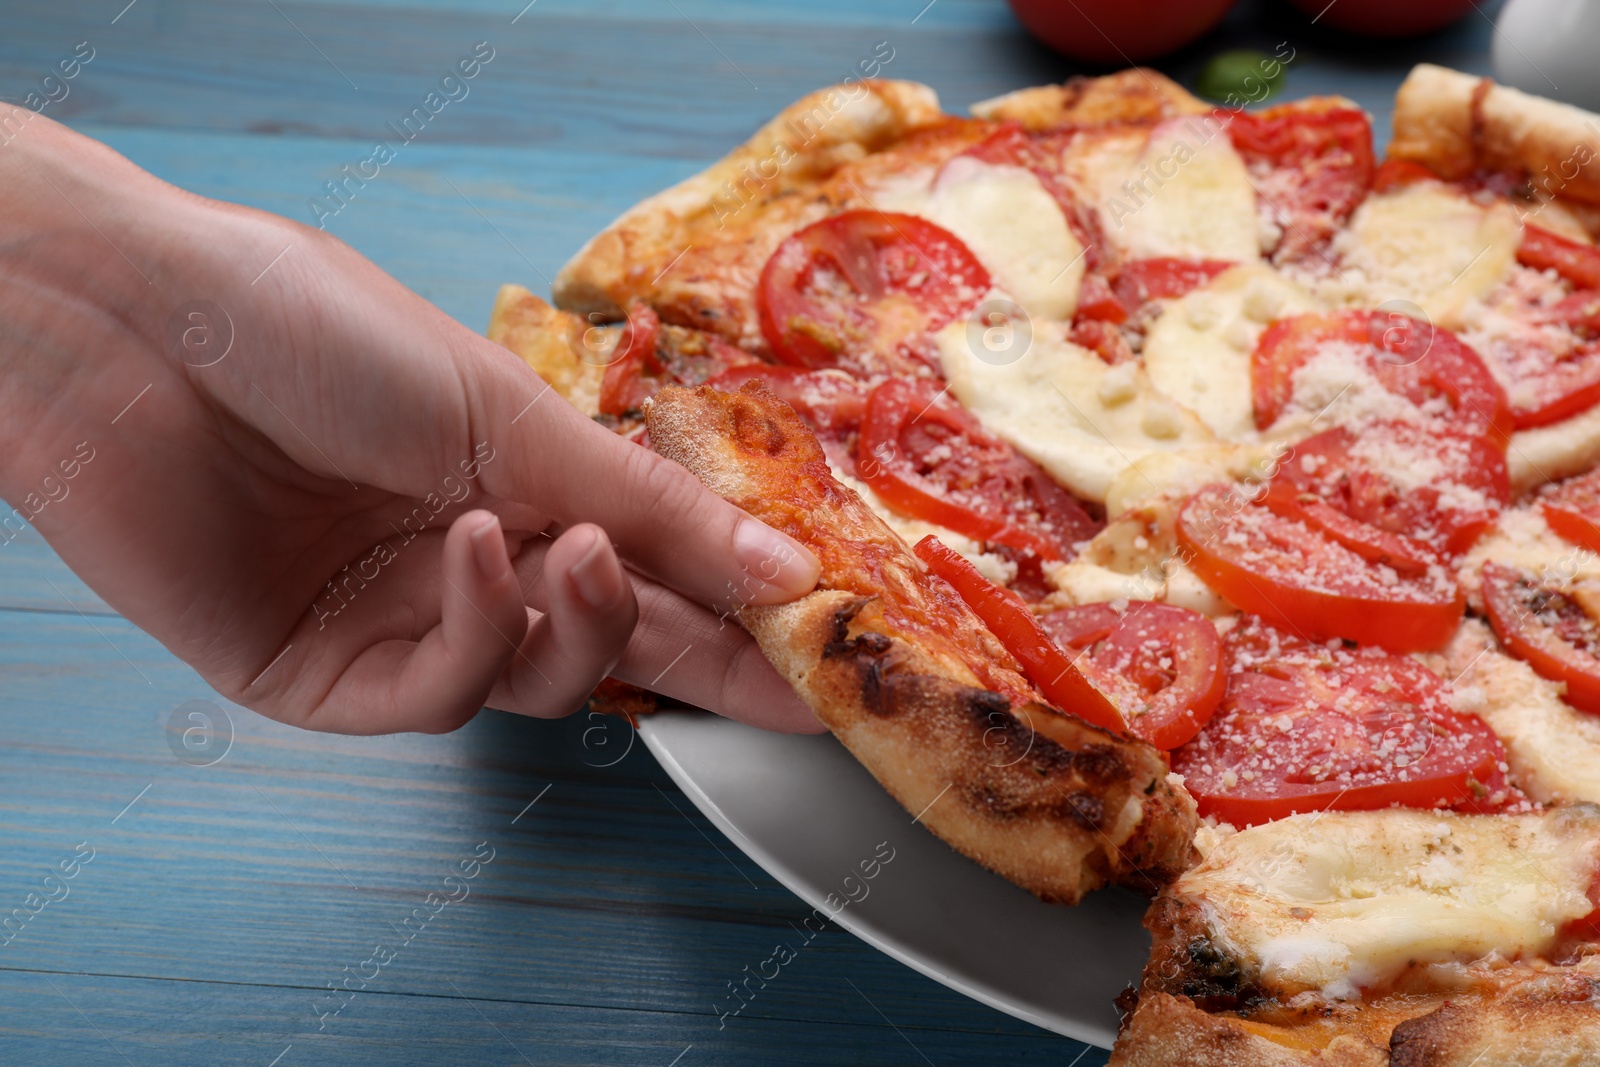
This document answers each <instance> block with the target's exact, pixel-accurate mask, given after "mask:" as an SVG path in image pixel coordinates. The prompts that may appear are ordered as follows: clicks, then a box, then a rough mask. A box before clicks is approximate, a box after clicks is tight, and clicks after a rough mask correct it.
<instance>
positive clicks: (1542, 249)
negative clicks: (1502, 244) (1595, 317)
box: [1517, 222, 1600, 289]
mask: <svg viewBox="0 0 1600 1067" xmlns="http://www.w3.org/2000/svg"><path fill="white" fill-rule="evenodd" d="M1517 262H1518V263H1521V264H1522V265H1523V266H1525V267H1532V268H1534V269H1535V270H1553V271H1555V272H1556V273H1557V274H1559V275H1561V276H1562V277H1563V278H1565V279H1567V281H1569V282H1571V283H1572V284H1573V286H1574V287H1576V288H1578V289H1600V248H1596V247H1595V246H1594V245H1586V244H1583V243H1582V242H1580V241H1574V240H1573V239H1572V238H1570V237H1562V236H1561V235H1560V234H1558V233H1551V232H1550V231H1549V230H1547V229H1545V228H1544V227H1542V226H1535V225H1533V224H1532V223H1528V222H1525V223H1523V224H1522V243H1521V244H1520V245H1518V246H1517Z"/></svg>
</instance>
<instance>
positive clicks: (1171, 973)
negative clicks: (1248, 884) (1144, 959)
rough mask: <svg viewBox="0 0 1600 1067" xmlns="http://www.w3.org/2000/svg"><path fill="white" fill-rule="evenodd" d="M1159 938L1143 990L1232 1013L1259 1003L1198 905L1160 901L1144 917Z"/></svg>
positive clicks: (1162, 898)
mask: <svg viewBox="0 0 1600 1067" xmlns="http://www.w3.org/2000/svg"><path fill="white" fill-rule="evenodd" d="M1145 926H1146V927H1147V928H1148V929H1149V930H1150V931H1151V933H1153V934H1154V935H1155V944H1154V946H1153V947H1152V948H1151V952H1150V960H1149V963H1148V964H1147V965H1146V966H1145V972H1144V982H1143V985H1144V989H1145V990H1146V991H1154V992H1160V993H1168V994H1171V995H1173V996H1181V997H1187V998H1189V999H1190V1000H1192V1001H1194V1002H1195V1003H1196V1004H1198V1005H1200V1006H1201V1007H1202V1008H1204V1009H1205V1010H1207V1011H1227V1010H1232V1009H1235V1008H1238V1007H1241V1006H1242V1005H1244V1004H1245V1003H1247V1002H1250V1001H1252V1000H1254V999H1256V998H1257V996H1258V992H1257V990H1255V989H1254V988H1252V986H1251V984H1250V983H1249V982H1248V981H1247V980H1246V977H1245V973H1244V970H1243V968H1241V967H1240V966H1239V962H1238V961H1237V960H1235V959H1234V958H1233V956H1231V955H1230V954H1229V953H1227V952H1226V951H1225V950H1223V948H1222V947H1221V946H1220V945H1218V944H1217V942H1216V940H1215V939H1214V938H1213V936H1212V932H1211V927H1210V924H1209V923H1207V922H1206V920H1205V917H1204V915H1203V914H1202V913H1201V910H1200V908H1199V906H1198V905H1196V904H1195V903H1193V902H1192V901H1188V900H1185V899H1183V898H1182V897H1172V896H1166V895H1163V896H1160V897H1158V898H1156V901H1155V903H1153V904H1152V905H1151V906H1150V911H1149V912H1148V913H1147V914H1146V915H1145Z"/></svg>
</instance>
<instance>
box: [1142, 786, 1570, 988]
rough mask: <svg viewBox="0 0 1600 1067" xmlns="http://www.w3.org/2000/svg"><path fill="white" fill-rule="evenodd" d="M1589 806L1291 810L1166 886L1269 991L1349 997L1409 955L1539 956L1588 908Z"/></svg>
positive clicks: (1394, 974) (1432, 958)
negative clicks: (1189, 902)
mask: <svg viewBox="0 0 1600 1067" xmlns="http://www.w3.org/2000/svg"><path fill="white" fill-rule="evenodd" d="M1597 867H1600V810H1597V809H1595V808H1592V807H1589V806H1583V807H1579V808H1571V809H1565V810H1559V811H1553V812H1550V813H1549V814H1546V815H1543V816H1538V815H1520V816H1511V815H1455V814H1450V813H1443V812H1426V811H1414V810H1406V809H1400V808H1394V809H1389V810H1385V811H1370V812H1338V811H1335V812H1325V813H1318V814H1306V815H1295V816H1291V817H1289V818H1286V819H1280V820H1279V821H1277V822H1272V823H1267V824H1265V825H1262V826H1254V827H1251V828H1249V829H1247V830H1242V831H1240V832H1239V833H1237V834H1234V835H1232V836H1231V837H1226V838H1224V839H1222V840H1221V841H1219V842H1217V843H1216V844H1215V845H1214V846H1213V847H1212V849H1211V851H1210V853H1209V855H1207V856H1206V858H1205V859H1204V860H1203V861H1202V862H1201V863H1200V865H1199V866H1197V867H1195V868H1193V869H1192V870H1190V871H1189V872H1188V873H1187V874H1184V875H1183V876H1182V877H1180V878H1179V879H1178V881H1177V883H1176V884H1175V886H1174V887H1173V892H1175V893H1176V894H1177V895H1179V896H1181V897H1186V898H1190V899H1193V900H1196V901H1197V902H1198V904H1199V906H1200V908H1201V909H1202V910H1203V911H1204V913H1205V914H1206V917H1207V919H1208V920H1209V924H1210V927H1211V930H1212V936H1213V940H1214V941H1215V942H1216V946H1217V947H1218V948H1219V949H1221V950H1223V951H1224V952H1226V953H1227V954H1228V955H1229V956H1231V957H1232V958H1233V959H1235V960H1237V961H1238V962H1239V963H1240V964H1241V966H1243V967H1244V968H1245V969H1246V971H1247V973H1248V974H1249V975H1250V978H1251V979H1252V980H1254V981H1257V982H1258V983H1259V984H1260V985H1261V986H1262V987H1263V988H1264V989H1265V990H1266V991H1268V992H1270V993H1275V994H1277V995H1280V996H1285V997H1288V996H1294V995H1296V994H1298V993H1303V992H1308V991H1316V992H1319V993H1321V994H1322V995H1324V996H1327V997H1332V998H1339V999H1344V998H1351V997H1355V996H1357V995H1359V993H1360V992H1362V991H1363V990H1366V991H1371V990H1374V989H1376V990H1379V991H1381V990H1382V989H1383V987H1384V986H1385V985H1386V984H1387V983H1389V982H1391V981H1393V980H1394V979H1396V978H1398V977H1399V976H1400V975H1401V974H1402V973H1404V972H1406V971H1407V970H1409V969H1411V968H1413V967H1414V966H1416V965H1418V964H1427V963H1443V962H1471V961H1474V960H1478V959H1482V958H1483V957H1485V956H1488V955H1489V954H1491V953H1498V954H1499V955H1500V956H1502V957H1507V958H1513V957H1517V956H1524V955H1526V956H1536V955H1539V954H1541V953H1545V952H1547V951H1549V950H1550V949H1551V947H1552V946H1553V945H1554V943H1555V941H1556V938H1557V933H1558V931H1559V930H1560V928H1561V926H1562V925H1563V924H1564V923H1567V922H1570V921H1572V920H1574V919H1579V918H1582V917H1584V916H1586V915H1588V914H1589V912H1590V911H1592V910H1593V909H1594V904H1593V903H1592V902H1591V901H1590V900H1589V896H1588V889H1589V885H1590V882H1591V881H1592V880H1593V878H1594V875H1595V871H1596V869H1597Z"/></svg>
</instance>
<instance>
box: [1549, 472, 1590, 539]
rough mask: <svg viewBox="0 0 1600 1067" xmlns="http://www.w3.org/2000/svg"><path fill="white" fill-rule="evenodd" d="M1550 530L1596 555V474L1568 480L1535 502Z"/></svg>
mask: <svg viewBox="0 0 1600 1067" xmlns="http://www.w3.org/2000/svg"><path fill="white" fill-rule="evenodd" d="M1539 507H1540V509H1541V510H1542V511H1543V512H1544V521H1545V522H1547V523H1549V524H1550V529H1552V530H1554V531H1555V532H1556V533H1558V534H1560V535H1561V536H1562V537H1565V538H1566V539H1567V540H1568V541H1571V542H1573V543H1574V544H1578V545H1582V546H1583V547H1584V548H1587V549H1589V550H1590V551H1591V552H1600V470H1594V471H1590V472H1589V473H1588V474H1585V475H1581V476H1580V477H1577V478H1568V479H1567V480H1566V481H1564V482H1562V483H1561V484H1559V485H1557V486H1556V489H1555V492H1553V493H1550V494H1549V495H1547V496H1545V497H1544V498H1543V499H1542V500H1540V502H1539Z"/></svg>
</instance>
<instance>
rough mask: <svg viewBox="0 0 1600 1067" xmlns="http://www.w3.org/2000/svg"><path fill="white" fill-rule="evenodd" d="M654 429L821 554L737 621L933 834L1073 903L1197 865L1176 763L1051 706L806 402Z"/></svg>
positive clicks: (696, 411)
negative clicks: (868, 496)
mask: <svg viewBox="0 0 1600 1067" xmlns="http://www.w3.org/2000/svg"><path fill="white" fill-rule="evenodd" d="M648 419H649V429H650V440H651V443H652V445H653V447H654V448H655V449H656V450H657V451H658V452H660V453H661V454H662V455H664V456H667V457H668V458H670V459H673V460H676V461H677V462H679V463H681V464H683V465H684V466H685V467H687V468H688V469H689V470H690V471H692V472H693V473H694V474H695V475H696V476H698V477H699V478H700V479H701V480H702V481H704V482H705V483H706V484H707V485H708V486H709V487H710V488H711V489H712V490H714V491H715V492H717V493H719V494H720V495H722V496H723V497H724V498H725V499H727V500H729V501H730V502H732V503H734V504H736V505H738V506H739V507H741V508H744V509H745V510H746V511H748V512H749V513H750V514H752V515H754V516H755V517H756V518H758V519H761V520H762V521H763V522H766V523H767V524H769V525H771V526H773V527H775V528H776V529H779V530H782V531H784V532H785V533H787V534H789V535H790V536H791V537H794V538H796V539H797V540H799V541H800V542H801V543H802V544H804V545H806V547H808V548H810V549H811V550H812V551H813V552H815V553H816V555H817V557H818V559H819V560H820V561H821V563H822V578H821V581H820V582H819V585H818V588H817V590H816V591H815V592H812V593H810V594H808V595H807V596H805V597H803V598H801V599H800V600H798V601H796V602H794V603H792V604H786V605H782V606H777V607H751V606H746V607H743V608H742V609H741V610H739V613H738V617H739V620H740V622H741V623H743V624H744V626H745V627H746V628H747V629H749V630H750V632H751V633H752V634H753V635H754V636H755V638H756V640H757V642H758V643H759V644H760V645H761V648H762V651H763V652H765V653H766V655H767V657H768V658H769V659H770V660H771V661H772V663H773V664H774V665H775V666H776V667H777V668H778V671H779V673H781V674H782V675H783V676H784V677H785V678H787V679H788V680H789V681H790V682H791V683H792V684H793V685H794V687H795V691H796V692H797V693H799V694H800V696H801V698H802V699H804V700H805V701H806V703H807V704H808V705H810V707H811V708H812V709H813V710H814V711H815V712H816V713H817V716H818V718H820V719H821V720H822V721H823V722H824V723H825V724H826V725H827V726H828V728H829V729H830V730H831V731H832V732H833V733H834V735H835V736H836V737H838V738H839V740H840V741H842V742H843V743H844V745H845V746H846V747H847V748H848V749H850V751H851V753H852V754H853V755H854V756H855V757H856V758H857V759H858V760H860V761H861V763H862V764H863V765H864V766H866V768H867V769H868V770H869V771H871V772H872V774H873V776H874V777H876V778H877V779H878V781H879V782H881V783H882V784H883V786H884V788H885V789H887V790H888V792H889V793H890V794H891V795H892V796H893V797H894V798H895V799H896V800H898V801H899V802H900V803H901V804H902V805H903V806H904V807H905V808H906V810H907V811H909V812H912V813H914V814H916V815H917V816H918V821H920V822H921V823H922V824H923V825H924V826H926V827H927V828H928V829H929V830H931V831H932V832H933V833H935V834H937V835H938V836H939V837H941V838H943V839H944V840H945V841H946V842H948V843H949V844H950V845H951V846H953V847H954V848H956V849H957V850H959V851H961V852H962V853H964V854H965V855H967V856H969V857H971V858H972V859H975V860H977V861H978V862H979V863H982V864H983V865H984V866H986V867H988V868H990V869H991V870H993V871H995V872H997V873H999V874H1001V875H1002V876H1004V877H1005V878H1007V879H1009V880H1011V881H1012V882H1014V883H1016V884H1017V885H1020V886H1022V887H1023V888H1025V889H1028V890H1030V891H1031V892H1033V893H1035V894H1037V895H1038V896H1040V897H1042V898H1044V899H1046V900H1056V901H1061V902H1064V903H1074V902H1076V901H1077V900H1079V899H1081V897H1082V896H1083V894H1085V893H1087V892H1088V891H1090V890H1092V889H1094V888H1096V887H1098V886H1100V885H1104V884H1106V883H1108V882H1115V883H1120V884H1124V885H1129V886H1131V887H1133V888H1136V889H1139V890H1142V891H1145V892H1150V891H1152V890H1153V889H1154V888H1155V887H1157V886H1159V885H1161V884H1162V883H1164V882H1165V881H1167V880H1168V879H1170V878H1171V877H1172V876H1173V875H1174V874H1176V873H1177V872H1178V871H1180V870H1182V869H1183V868H1184V867H1186V866H1187V865H1188V864H1189V862H1190V860H1191V856H1192V853H1191V845H1190V842H1191V840H1192V837H1193V831H1194V818H1195V816H1194V807H1193V804H1192V802H1191V801H1190V800H1189V798H1188V796H1187V795H1186V794H1185V793H1184V792H1183V790H1182V789H1181V788H1180V787H1177V786H1175V785H1174V784H1173V783H1172V782H1171V781H1169V778H1168V768H1167V764H1166V760H1165V759H1164V757H1163V756H1162V755H1161V753H1160V752H1159V751H1157V750H1156V749H1155V748H1153V747H1152V746H1150V745H1148V744H1145V743H1143V742H1141V741H1138V740H1135V739H1132V738H1130V737H1127V736H1125V735H1123V734H1122V733H1121V732H1120V731H1116V730H1112V729H1107V728H1105V727H1103V726H1096V725H1093V724H1092V723H1091V721H1089V720H1090V719H1094V718H1101V717H1102V716H1103V714H1104V711H1103V704H1102V705H1101V706H1100V707H1094V706H1092V705H1094V704H1095V703H1096V700H1097V697H1096V694H1095V691H1094V690H1093V689H1092V688H1091V687H1089V686H1087V684H1083V683H1080V685H1079V687H1078V692H1077V698H1078V702H1077V703H1075V704H1074V706H1072V707H1064V708H1057V707H1052V706H1050V705H1049V704H1048V703H1047V702H1046V700H1045V698H1044V697H1043V695H1042V693H1041V692H1040V688H1039V686H1038V685H1036V684H1035V683H1034V682H1033V681H1030V680H1029V678H1028V677H1027V676H1026V675H1025V674H1024V673H1023V667H1022V664H1020V663H1019V662H1018V661H1017V659H1016V658H1015V657H1014V656H1013V655H1012V654H1011V652H1009V651H1008V650H1007V648H1006V647H1005V646H1004V645H1002V644H1001V642H1000V641H999V640H998V639H997V638H996V637H995V636H994V635H993V634H992V633H991V632H990V630H989V629H988V628H987V627H986V626H985V624H984V622H983V621H982V620H981V619H980V618H979V617H978V616H977V615H976V614H974V612H973V610H972V609H971V608H970V607H969V606H968V605H967V603H966V602H964V600H963V599H962V597H961V595H959V594H958V593H957V591H956V589H955V588H954V587H952V586H951V585H950V584H949V583H947V582H946V581H944V580H943V579H941V578H939V577H938V576H936V575H934V574H933V573H931V572H930V570H929V569H928V568H927V567H925V566H924V565H923V564H922V563H921V562H920V561H919V560H918V559H917V557H916V556H914V555H913V554H912V551H911V549H910V547H909V546H907V545H906V543H905V542H904V541H902V540H901V539H900V538H899V536H897V535H896V534H895V533H894V531H892V530H891V529H889V527H888V526H887V525H886V524H885V523H884V522H883V521H882V520H881V519H880V518H878V516H877V515H876V514H874V513H873V511H872V510H871V509H870V508H868V507H867V506H866V505H865V504H864V503H863V502H862V500H861V498H860V497H859V496H857V495H856V494H855V493H854V492H853V491H852V490H851V489H850V488H849V487H847V486H845V485H843V484H841V483H840V482H839V481H837V480H836V479H835V478H834V477H833V476H832V474H831V472H830V471H829V469H828V465H827V460H826V457H825V455H824V453H823V450H822V447H821V446H820V445H819V444H818V442H817V440H816V438H815V437H814V436H813V435H812V434H811V432H810V431H809V430H808V429H807V428H806V426H805V424H804V423H803V422H801V420H800V418H799V416H798V415H796V413H795V412H794V410H793V409H792V408H791V407H789V406H788V405H787V404H785V403H783V402H782V401H781V400H779V399H778V398H777V397H776V396H774V395H773V394H772V393H771V392H770V391H768V390H766V389H765V388H764V387H763V386H761V385H760V384H759V383H751V384H747V385H745V386H744V387H743V388H741V389H740V390H739V391H738V392H734V393H730V392H724V391H721V390H716V389H711V388H707V387H701V388H699V389H695V390H692V391H691V390H686V389H683V388H680V387H676V386H671V387H668V388H666V389H664V390H662V391H661V392H660V393H658V394H657V395H656V397H655V398H654V400H653V401H652V402H651V404H650V406H649V408H648ZM1061 666H1062V670H1063V672H1072V673H1074V674H1075V673H1076V668H1074V667H1073V666H1072V665H1071V663H1070V661H1065V660H1063V661H1062V665H1061ZM1044 681H1045V683H1046V684H1053V685H1054V686H1055V691H1056V692H1058V693H1059V692H1063V691H1067V692H1070V689H1071V687H1070V684H1069V683H1064V681H1063V679H1062V678H1060V677H1059V676H1058V677H1056V678H1050V679H1045V680H1044ZM1102 721H1104V720H1103V719H1102Z"/></svg>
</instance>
